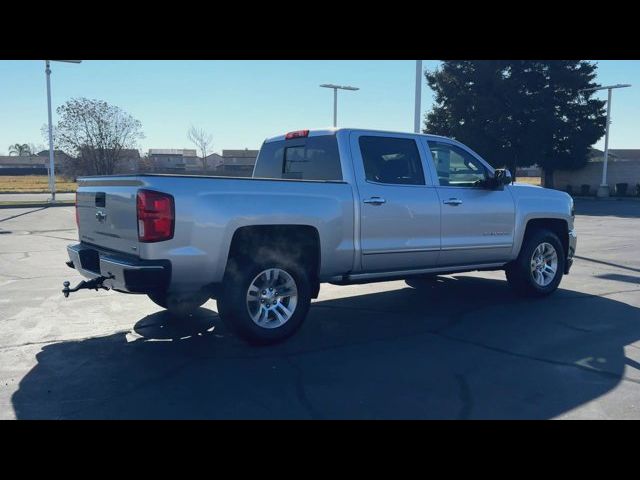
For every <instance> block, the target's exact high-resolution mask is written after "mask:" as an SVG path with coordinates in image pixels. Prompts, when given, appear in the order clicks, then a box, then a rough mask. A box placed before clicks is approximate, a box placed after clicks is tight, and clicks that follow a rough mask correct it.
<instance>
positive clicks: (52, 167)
mask: <svg viewBox="0 0 640 480" xmlns="http://www.w3.org/2000/svg"><path fill="white" fill-rule="evenodd" d="M44 71H45V73H46V74H47V114H48V119H49V123H48V124H47V125H49V191H50V192H51V203H55V202H56V180H55V179H56V172H55V165H54V163H55V162H54V161H53V125H52V120H51V66H50V65H49V60H45V70H44Z"/></svg>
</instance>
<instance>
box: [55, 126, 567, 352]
mask: <svg viewBox="0 0 640 480" xmlns="http://www.w3.org/2000/svg"><path fill="white" fill-rule="evenodd" d="M78 186H79V188H78V192H77V201H76V216H77V222H78V229H79V240H80V242H79V243H77V244H74V245H69V246H68V254H69V258H70V261H69V262H67V264H68V265H69V266H70V267H73V268H75V269H76V270H77V271H78V272H80V274H82V276H84V277H85V278H87V280H86V281H84V282H81V283H80V284H79V285H78V286H77V287H75V288H70V287H69V283H68V282H65V289H64V290H63V292H64V293H65V295H68V294H69V293H70V292H73V291H76V290H79V289H81V288H95V289H98V288H107V289H109V288H111V289H114V290H116V291H119V292H126V293H138V294H146V295H148V296H149V298H150V299H151V300H152V301H153V302H155V303H156V304H158V305H159V306H161V307H163V308H166V309H168V310H169V311H170V312H171V313H173V314H174V315H176V316H184V315H188V314H189V313H190V312H192V311H194V310H195V309H197V308H198V307H199V306H201V305H202V304H204V303H205V302H206V301H207V300H208V299H209V298H215V299H216V300H217V303H218V310H219V312H218V313H219V314H220V316H221V318H222V319H223V320H224V321H225V322H226V323H227V324H228V325H229V326H230V327H231V328H232V329H233V330H235V331H236V332H238V334H240V335H241V336H242V337H243V338H245V339H246V340H248V341H249V342H252V343H271V342H276V341H280V340H283V339H285V338H287V337H288V336H290V335H291V334H293V333H294V332H295V331H296V330H297V329H298V328H299V327H300V326H301V324H302V322H303V320H304V318H305V316H306V315H307V312H308V309H309V305H310V302H311V299H312V298H316V297H317V296H318V292H319V289H320V284H321V283H323V282H329V283H333V284H340V285H344V284H353V283H367V282H375V281H382V280H390V279H408V278H410V277H429V276H434V275H437V274H451V273H457V272H465V271H474V270H498V269H503V270H505V271H506V277H507V280H508V282H509V284H510V285H511V286H513V287H514V288H515V290H517V291H518V292H520V293H522V294H525V295H535V296H543V295H548V294H550V293H552V292H553V291H555V290H556V289H557V288H558V285H559V283H560V280H561V279H562V276H563V274H567V273H569V268H570V267H571V263H572V259H573V256H574V253H575V249H576V234H575V231H574V209H573V200H572V198H571V197H570V196H569V195H567V194H566V193H564V192H560V191H556V190H550V189H544V188H540V187H535V186H530V185H519V184H514V183H512V182H511V176H510V174H509V172H508V171H506V170H500V169H498V170H494V169H493V168H492V167H491V166H490V164H489V163H488V162H486V161H485V160H484V159H483V158H481V157H480V156H479V155H478V154H476V153H475V152H473V151H472V150H471V149H470V148H468V147H467V146H465V145H463V144H461V143H460V142H457V141H455V140H452V139H449V138H444V137H440V136H435V135H422V134H409V133H395V132H382V131H373V130H360V129H346V128H341V129H329V130H313V131H309V130H301V131H296V132H290V133H288V134H286V135H281V136H277V137H274V138H270V139H267V140H266V141H265V142H264V144H263V145H262V148H261V150H260V153H259V155H258V158H257V160H256V165H255V168H254V171H253V175H252V177H251V178H230V177H202V176H197V177H196V176H189V175H152V174H144V175H133V176H130V175H124V176H119V175H116V176H108V177H85V178H81V179H79V182H78Z"/></svg>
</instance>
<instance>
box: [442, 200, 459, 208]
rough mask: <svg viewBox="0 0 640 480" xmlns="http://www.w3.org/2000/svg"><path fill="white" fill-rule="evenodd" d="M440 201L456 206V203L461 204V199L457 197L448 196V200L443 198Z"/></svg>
mask: <svg viewBox="0 0 640 480" xmlns="http://www.w3.org/2000/svg"><path fill="white" fill-rule="evenodd" d="M442 203H444V204H445V205H453V206H454V207H457V206H458V205H462V200H460V199H458V198H450V199H449V200H445V201H444V202H442Z"/></svg>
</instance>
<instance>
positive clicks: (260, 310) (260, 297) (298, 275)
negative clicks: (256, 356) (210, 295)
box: [219, 261, 311, 344]
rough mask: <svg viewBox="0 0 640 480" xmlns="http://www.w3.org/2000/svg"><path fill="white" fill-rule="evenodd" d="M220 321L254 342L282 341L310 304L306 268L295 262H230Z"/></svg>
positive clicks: (291, 331) (304, 314)
mask: <svg viewBox="0 0 640 480" xmlns="http://www.w3.org/2000/svg"><path fill="white" fill-rule="evenodd" d="M222 300H223V301H222V304H223V305H224V308H223V309H221V311H220V312H219V314H220V316H221V318H222V320H223V321H224V322H225V323H226V324H227V325H228V326H229V327H230V328H231V329H232V330H234V331H235V332H236V333H238V334H239V335H240V336H241V337H242V338H244V339H245V340H247V341H248V342H250V343H254V344H270V343H276V342H279V341H282V340H284V339H286V338H288V337H289V336H291V335H292V334H293V333H295V332H296V330H298V328H300V326H301V325H302V322H303V321H304V319H305V317H306V316H307V312H308V311H309V305H310V303H311V284H310V281H309V278H308V275H307V273H306V271H305V270H304V269H303V268H301V267H300V266H299V265H297V264H295V263H289V262H286V261H270V262H262V263H254V262H250V261H249V262H246V263H244V264H233V265H232V267H231V268H230V269H228V272H227V275H226V279H225V288H224V292H223V298H222Z"/></svg>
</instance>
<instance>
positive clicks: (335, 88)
mask: <svg viewBox="0 0 640 480" xmlns="http://www.w3.org/2000/svg"><path fill="white" fill-rule="evenodd" d="M320 86H321V87H322V88H332V89H333V127H334V128H336V127H337V126H338V90H351V91H356V90H360V89H359V88H357V87H348V86H341V85H333V84H331V83H323V84H322V85H320Z"/></svg>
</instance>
